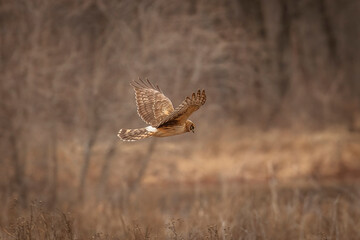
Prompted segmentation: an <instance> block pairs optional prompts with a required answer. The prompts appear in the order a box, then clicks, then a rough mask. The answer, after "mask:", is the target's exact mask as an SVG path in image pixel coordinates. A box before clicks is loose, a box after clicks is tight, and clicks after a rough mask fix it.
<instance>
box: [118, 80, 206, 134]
mask: <svg viewBox="0 0 360 240" xmlns="http://www.w3.org/2000/svg"><path fill="white" fill-rule="evenodd" d="M131 86H132V87H133V88H134V91H135V99H136V106H137V112H138V114H139V116H140V117H141V119H142V120H143V121H144V122H145V123H147V124H149V126H147V127H144V128H138V129H120V131H119V133H118V135H117V136H118V137H119V138H120V139H121V140H123V141H136V140H140V139H144V138H148V137H169V136H173V135H178V134H182V133H186V132H190V131H191V132H193V133H194V129H195V125H194V123H193V122H192V121H190V120H189V119H188V117H189V116H190V115H191V114H192V113H193V112H195V111H196V110H198V109H199V108H200V107H201V106H202V105H204V103H205V101H206V95H205V90H202V91H201V90H198V91H197V93H193V94H192V96H191V97H187V98H185V100H184V101H183V102H182V103H181V104H180V105H179V106H178V107H177V108H175V109H174V107H173V105H172V103H171V101H170V99H169V98H167V97H166V96H165V95H164V94H163V92H162V91H161V90H160V88H159V86H157V85H156V86H154V85H153V84H152V83H151V82H150V81H149V80H148V79H147V80H146V81H143V80H141V79H139V81H133V82H132V83H131Z"/></svg>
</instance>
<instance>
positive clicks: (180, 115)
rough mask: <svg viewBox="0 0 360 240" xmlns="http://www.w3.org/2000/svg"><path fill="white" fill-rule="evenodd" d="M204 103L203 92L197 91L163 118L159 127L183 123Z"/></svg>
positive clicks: (204, 96)
mask: <svg viewBox="0 0 360 240" xmlns="http://www.w3.org/2000/svg"><path fill="white" fill-rule="evenodd" d="M205 102H206V94H205V90H202V91H201V90H198V91H197V93H196V94H195V93H193V94H192V96H191V98H190V97H187V98H186V99H185V100H184V101H183V102H182V103H181V104H180V105H179V106H178V107H177V108H176V109H175V110H174V111H173V112H172V113H171V114H170V115H169V116H167V117H166V118H164V120H163V121H162V122H160V123H159V126H160V125H162V124H165V123H166V122H169V121H173V120H176V121H178V123H179V124H182V123H185V122H186V120H187V119H188V118H189V116H190V115H191V114H192V113H193V112H195V111H196V110H198V109H199V108H200V107H201V106H202V105H204V104H205Z"/></svg>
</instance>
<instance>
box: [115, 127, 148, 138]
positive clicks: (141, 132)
mask: <svg viewBox="0 0 360 240" xmlns="http://www.w3.org/2000/svg"><path fill="white" fill-rule="evenodd" d="M153 134H154V133H153V132H150V131H148V130H146V128H138V129H120V131H119V133H118V135H117V136H118V137H119V138H120V139H121V140H123V141H137V140H140V139H144V138H148V137H151V135H153Z"/></svg>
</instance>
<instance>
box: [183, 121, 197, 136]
mask: <svg viewBox="0 0 360 240" xmlns="http://www.w3.org/2000/svg"><path fill="white" fill-rule="evenodd" d="M185 127H186V131H187V132H190V131H191V132H193V133H195V124H194V123H193V122H192V121H190V120H187V121H186V123H185Z"/></svg>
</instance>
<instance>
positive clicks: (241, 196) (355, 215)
mask: <svg viewBox="0 0 360 240" xmlns="http://www.w3.org/2000/svg"><path fill="white" fill-rule="evenodd" d="M359 200H360V188H359V187H358V183H356V184H355V183H352V184H350V183H342V184H339V183H334V182H333V183H323V184H319V183H317V182H313V181H309V182H307V183H302V184H301V183H297V184H296V183H295V184H294V183H292V184H278V183H276V182H269V183H268V184H251V185H249V184H239V183H224V184H219V185H217V184H215V185H214V184H210V185H187V186H185V185H181V184H177V185H163V186H144V187H143V188H141V189H140V190H139V191H137V192H136V193H135V194H134V195H133V196H131V198H130V199H128V200H127V201H121V197H119V198H113V199H106V200H103V201H99V202H96V201H93V199H89V200H88V201H87V202H86V203H85V204H83V205H79V204H63V205H62V206H60V207H59V208H58V209H47V206H46V203H42V202H39V201H34V202H33V203H32V205H31V207H30V208H29V209H28V210H26V211H22V210H21V209H20V207H19V206H16V203H15V202H14V201H11V202H9V203H8V205H7V206H3V207H2V211H3V213H5V214H2V218H1V223H2V224H1V228H2V231H1V235H0V236H2V238H4V239H280V240H281V239H359V238H360V222H359V218H360V204H359V202H360V201H359ZM70 212H71V213H70Z"/></svg>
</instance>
